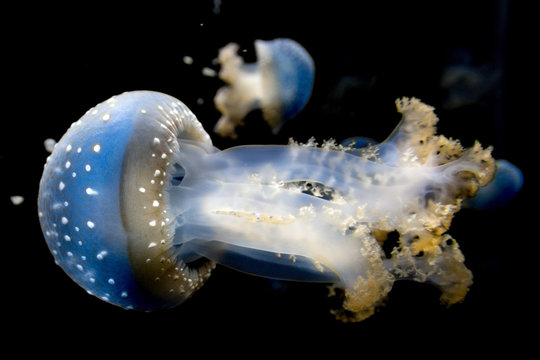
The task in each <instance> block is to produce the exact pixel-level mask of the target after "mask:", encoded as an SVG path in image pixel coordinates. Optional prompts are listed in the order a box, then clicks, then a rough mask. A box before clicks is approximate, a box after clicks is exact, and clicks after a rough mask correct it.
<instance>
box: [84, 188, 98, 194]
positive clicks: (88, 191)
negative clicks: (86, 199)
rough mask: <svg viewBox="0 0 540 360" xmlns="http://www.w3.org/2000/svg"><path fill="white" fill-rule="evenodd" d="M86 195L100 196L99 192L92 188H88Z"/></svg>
mask: <svg viewBox="0 0 540 360" xmlns="http://www.w3.org/2000/svg"><path fill="white" fill-rule="evenodd" d="M86 194H88V195H98V194H99V192H97V191H96V190H94V189H92V188H86Z"/></svg>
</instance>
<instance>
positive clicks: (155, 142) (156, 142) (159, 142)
mask: <svg viewBox="0 0 540 360" xmlns="http://www.w3.org/2000/svg"><path fill="white" fill-rule="evenodd" d="M159 144H161V141H160V140H159V138H157V137H155V138H154V145H159Z"/></svg>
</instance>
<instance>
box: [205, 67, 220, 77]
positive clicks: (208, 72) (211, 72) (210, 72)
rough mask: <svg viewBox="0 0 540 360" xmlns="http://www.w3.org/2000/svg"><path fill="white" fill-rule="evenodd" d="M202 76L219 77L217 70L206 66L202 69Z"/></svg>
mask: <svg viewBox="0 0 540 360" xmlns="http://www.w3.org/2000/svg"><path fill="white" fill-rule="evenodd" d="M202 74H203V75H204V76H208V77H215V76H216V75H217V72H216V70H214V69H211V68H209V67H206V66H205V67H203V69H202Z"/></svg>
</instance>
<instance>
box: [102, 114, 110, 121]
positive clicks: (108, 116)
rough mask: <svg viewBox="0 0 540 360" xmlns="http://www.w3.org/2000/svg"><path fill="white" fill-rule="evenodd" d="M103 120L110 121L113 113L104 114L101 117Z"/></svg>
mask: <svg viewBox="0 0 540 360" xmlns="http://www.w3.org/2000/svg"><path fill="white" fill-rule="evenodd" d="M101 120H103V121H109V120H111V115H110V114H108V113H107V114H105V115H103V116H102V117H101Z"/></svg>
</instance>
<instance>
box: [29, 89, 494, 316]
mask: <svg viewBox="0 0 540 360" xmlns="http://www.w3.org/2000/svg"><path fill="white" fill-rule="evenodd" d="M112 104H114V105H112ZM397 105H398V110H399V111H400V112H402V113H403V120H402V122H401V124H400V125H399V126H398V128H397V129H396V130H395V131H394V133H393V134H392V135H391V137H389V138H388V139H387V140H386V141H384V142H383V143H381V144H378V145H373V144H367V143H366V146H364V147H360V148H359V149H352V148H347V147H343V146H342V145H336V144H335V143H334V142H332V141H329V142H326V143H325V144H323V145H322V146H321V147H317V146H315V145H314V144H311V143H310V144H306V145H302V144H296V143H291V144H289V145H287V146H244V147H236V148H231V149H228V150H225V151H218V150H217V149H216V148H214V147H213V146H212V143H211V141H210V139H209V137H208V135H207V134H206V133H205V132H204V130H203V129H202V127H201V126H200V123H198V121H197V120H196V118H195V117H194V115H193V114H192V113H191V112H190V111H189V110H188V109H187V108H186V107H185V105H183V104H182V103H181V102H179V101H178V100H176V99H174V98H171V97H170V96H167V95H164V94H159V93H153V92H133V93H125V94H122V95H120V96H118V97H115V98H113V99H112V100H109V101H108V102H105V103H103V104H100V105H98V106H97V107H96V108H95V109H91V110H89V112H88V113H87V114H86V115H85V116H84V117H83V118H82V119H81V120H80V121H79V122H77V123H75V125H74V126H72V128H71V129H70V130H69V131H68V133H66V135H65V136H64V137H63V138H62V140H60V142H59V143H58V145H57V146H56V148H55V151H54V152H53V154H52V155H51V158H50V160H49V162H48V163H47V165H46V168H45V171H44V174H43V178H42V181H41V184H40V195H39V211H40V219H41V224H42V228H43V232H44V234H45V238H46V240H47V243H48V245H49V247H50V249H51V251H52V252H53V254H54V256H55V259H56V261H57V263H58V264H59V265H60V266H61V267H62V268H63V269H64V270H65V271H66V272H67V273H68V274H69V275H70V276H71V277H72V278H73V279H74V280H75V281H76V282H77V283H79V284H80V285H81V286H83V287H84V288H85V289H87V290H88V291H90V292H91V293H92V294H94V295H96V296H98V297H100V298H102V299H103V300H106V301H109V302H111V303H114V304H117V305H120V306H123V307H126V308H139V309H155V308H160V307H170V306H175V305H177V304H179V303H181V302H182V301H184V300H185V299H186V298H188V297H189V296H190V295H191V294H192V293H193V292H194V291H196V290H197V289H198V288H199V287H200V286H201V285H202V284H203V283H204V280H205V279H206V278H208V276H209V275H210V271H211V269H212V268H213V266H214V262H218V263H220V264H224V265H227V266H230V267H233V268H236V269H239V270H242V271H246V272H249V273H252V274H256V275H261V276H267V277H273V278H279V279H291V280H301V281H319V282H327V283H333V284H335V285H336V287H338V288H341V289H343V291H344V293H345V300H344V303H343V310H340V311H337V312H336V313H337V315H338V317H340V318H342V319H349V320H362V319H364V318H366V317H368V316H370V315H371V314H372V313H373V311H374V308H375V307H376V306H377V305H379V304H380V303H381V301H382V300H383V299H384V298H385V296H386V294H387V293H388V292H389V291H390V289H391V287H392V284H393V282H394V281H395V280H399V279H412V280H417V281H422V282H424V281H429V282H432V283H434V284H435V285H437V286H439V287H440V288H441V290H442V297H441V298H442V300H443V301H444V302H446V303H449V304H451V303H454V302H457V301H460V300H462V299H463V297H464V296H465V294H466V292H467V289H468V287H469V286H470V284H471V282H472V275H471V273H470V271H469V270H467V268H466V267H465V266H464V264H463V260H464V258H463V255H462V254H461V252H460V250H459V248H458V246H457V243H456V242H455V241H454V240H453V239H452V238H451V237H450V236H449V235H446V234H445V232H446V231H447V230H448V228H449V226H450V223H451V220H452V216H453V214H454V213H455V212H456V211H458V210H459V208H460V206H461V203H462V201H463V199H466V198H469V197H471V196H474V195H475V193H476V192H477V191H478V189H479V187H482V186H485V185H486V184H488V183H489V182H490V181H491V179H492V178H493V173H494V167H495V165H494V161H493V159H492V158H491V156H490V150H489V149H488V150H483V149H482V148H481V147H480V145H478V144H475V145H474V146H473V147H472V148H470V149H463V148H462V147H461V145H460V144H459V143H458V142H457V141H453V140H449V139H447V138H445V137H444V136H438V135H435V124H436V122H437V118H436V116H435V115H434V113H433V109H432V108H430V107H428V106H426V105H424V104H422V103H421V102H419V101H418V100H416V99H402V100H400V101H398V102H397ZM79 148H80V149H81V151H79ZM68 149H69V150H68ZM68 163H69V166H68ZM87 165H89V166H90V168H91V170H93V171H96V172H95V176H92V175H89V174H86V173H85V171H86V169H87ZM72 172H76V176H73V174H72ZM86 172H87V171H86ZM98 175H99V176H98ZM62 184H63V185H62ZM390 232H398V233H399V235H400V239H399V247H396V248H394V251H393V252H392V254H391V257H389V258H387V257H386V256H385V254H384V252H383V251H382V245H383V244H384V242H385V240H386V238H387V235H388V234H389V233H390ZM66 236H67V237H68V238H69V239H68V238H66ZM104 259H105V260H110V261H104ZM195 260H197V261H196V262H195ZM195 264H197V265H195ZM92 279H93V280H92ZM111 279H112V281H111Z"/></svg>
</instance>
